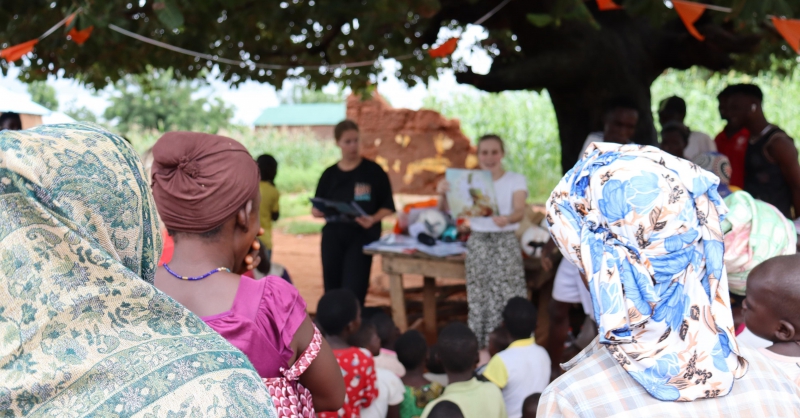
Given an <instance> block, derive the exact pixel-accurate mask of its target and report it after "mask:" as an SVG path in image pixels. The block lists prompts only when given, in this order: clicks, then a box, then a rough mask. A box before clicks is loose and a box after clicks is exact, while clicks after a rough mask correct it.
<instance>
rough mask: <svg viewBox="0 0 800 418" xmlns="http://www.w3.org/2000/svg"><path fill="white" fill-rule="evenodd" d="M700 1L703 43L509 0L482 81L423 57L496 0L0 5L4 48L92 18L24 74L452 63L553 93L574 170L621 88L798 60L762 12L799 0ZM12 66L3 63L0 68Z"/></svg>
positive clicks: (38, 54) (665, 11) (589, 12)
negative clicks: (675, 72)
mask: <svg viewBox="0 0 800 418" xmlns="http://www.w3.org/2000/svg"><path fill="white" fill-rule="evenodd" d="M703 2H704V3H709V4H715V5H719V6H726V7H732V9H733V11H732V12H731V13H721V12H715V11H706V12H705V13H704V14H703V15H702V16H701V18H700V19H699V20H698V22H697V23H696V27H697V29H698V30H699V32H700V33H701V34H703V35H704V36H705V40H704V41H699V40H697V39H695V38H694V37H692V35H690V34H689V32H688V31H687V30H686V28H685V27H684V25H683V23H682V22H681V21H680V20H679V19H678V16H677V14H676V13H675V11H674V10H671V9H670V8H668V7H667V6H666V5H665V2H663V1H661V0H617V3H618V4H620V5H622V6H623V7H624V9H623V10H614V11H599V10H598V8H597V5H596V3H595V2H594V1H584V0H511V1H510V2H508V4H507V5H506V6H505V7H503V8H501V9H500V10H499V11H497V13H496V14H494V15H493V16H491V17H490V18H489V19H488V20H486V21H485V22H484V23H483V24H482V25H483V26H484V27H485V28H486V29H487V31H488V33H489V37H488V39H486V40H484V41H483V42H482V43H481V44H480V45H479V46H478V47H479V48H483V49H485V50H486V51H487V52H488V53H489V54H490V55H491V56H492V57H493V58H494V62H493V64H492V66H491V69H490V71H489V72H488V74H482V75H479V74H474V73H472V72H471V71H470V69H469V68H468V67H467V66H465V64H464V63H463V62H460V61H458V60H455V61H454V60H451V59H450V58H436V59H434V58H431V57H430V56H429V55H428V54H427V52H426V51H427V50H428V49H430V48H431V47H432V46H433V45H434V44H436V43H438V42H441V41H442V39H438V34H439V31H440V29H441V28H442V27H447V28H449V29H452V30H455V31H456V32H458V31H459V30H462V29H463V28H465V26H466V25H467V24H470V23H473V22H475V21H476V20H478V19H479V18H481V17H482V16H485V15H486V14H487V13H489V12H490V11H491V10H492V9H494V8H495V7H496V6H498V5H499V4H500V3H501V0H266V1H253V0H226V1H221V0H107V1H103V2H98V1H92V0H48V1H44V0H31V1H26V2H3V3H2V5H0V40H2V43H3V46H4V47H5V46H10V45H14V44H17V43H21V42H24V41H27V40H30V39H33V38H36V37H38V36H39V35H41V34H42V32H43V31H44V30H46V29H47V28H49V27H50V26H52V25H53V24H54V23H55V22H58V21H59V20H60V19H62V18H63V17H64V16H65V15H66V14H67V13H70V12H72V11H74V10H75V9H76V8H77V7H81V8H82V13H81V14H80V15H79V18H78V19H76V22H74V23H73V25H77V27H78V28H84V27H87V26H89V25H94V26H95V30H94V32H93V33H92V35H91V38H89V40H88V41H87V42H86V43H84V44H83V45H82V46H79V45H77V44H76V43H74V42H71V41H67V40H66V38H65V36H63V33H62V35H61V36H59V32H57V33H56V34H53V35H51V36H50V37H48V38H46V39H44V40H43V41H41V42H40V43H39V44H38V45H37V46H36V49H35V51H34V53H33V54H32V55H31V57H30V65H28V66H26V67H25V68H24V70H23V79H26V80H38V79H43V78H44V77H46V76H47V75H48V74H56V73H57V74H60V75H62V76H64V77H70V78H77V79H79V80H81V81H82V82H84V83H86V84H88V85H90V86H94V87H96V88H100V87H103V86H105V85H106V84H108V83H114V82H116V81H117V80H119V79H120V78H122V77H125V76H126V75H128V74H142V73H145V72H147V71H148V65H151V66H152V67H154V68H157V69H166V68H170V67H171V68H174V75H175V77H177V78H196V77H198V76H200V75H201V74H203V72H204V71H207V70H208V69H209V68H211V67H213V66H215V65H218V66H219V71H220V72H219V75H220V77H221V78H222V79H223V80H225V81H227V82H229V83H231V84H234V85H235V84H238V83H241V82H243V81H245V80H255V81H258V82H265V83H270V84H273V85H275V86H281V85H282V82H283V80H284V79H286V78H288V77H300V78H305V79H306V80H307V81H308V82H309V84H310V86H322V85H324V84H326V83H328V82H329V81H331V80H333V81H337V82H340V83H342V84H345V85H349V86H351V87H353V88H354V89H355V90H357V91H358V90H364V89H368V88H369V87H370V86H373V85H374V84H375V82H376V81H378V80H377V77H378V74H379V73H380V71H381V67H380V65H365V66H359V67H355V68H340V67H337V65H339V64H342V63H355V62H361V61H371V60H375V59H381V58H393V57H401V58H403V59H401V60H400V62H401V64H402V65H401V66H400V69H399V70H398V72H397V76H398V77H399V78H400V79H401V80H404V81H406V82H407V83H408V84H410V85H414V84H416V83H418V82H425V81H427V79H428V78H429V77H431V76H435V75H436V73H437V69H439V68H453V69H454V70H455V71H456V73H457V79H458V80H459V81H460V82H462V83H467V84H471V85H473V86H475V87H477V88H479V89H482V90H485V91H491V92H496V91H504V90H539V89H547V90H548V91H549V93H550V95H551V97H552V100H553V105H554V107H555V109H556V114H557V119H558V122H559V128H560V136H561V141H562V145H563V147H564V153H563V155H564V159H563V160H562V165H563V166H564V167H568V166H570V165H571V162H573V161H574V159H575V158H576V157H577V153H578V149H579V148H580V144H581V143H582V142H583V139H584V138H585V137H586V134H587V133H588V132H590V131H591V130H593V129H597V128H598V125H599V123H600V114H601V112H602V103H604V102H605V101H607V100H608V99H610V98H613V97H615V96H620V95H625V96H628V97H629V98H631V99H633V100H636V101H637V102H638V103H639V104H640V105H641V106H642V109H643V110H644V109H649V99H650V95H649V86H650V84H651V83H652V82H653V80H655V78H656V77H658V75H659V74H661V73H662V72H663V71H664V70H666V69H668V68H679V69H685V68H689V67H691V66H694V65H699V66H703V67H706V68H709V69H711V70H715V71H718V70H724V69H728V68H734V69H739V70H743V71H747V72H750V73H754V72H757V71H760V70H765V69H767V70H774V71H778V72H785V71H786V70H788V68H789V67H791V66H793V65H795V64H796V59H795V58H796V55H795V53H794V52H793V51H791V49H789V48H787V46H786V44H785V42H783V40H782V39H781V38H780V36H779V35H778V33H777V32H776V31H775V30H774V28H773V27H772V25H771V23H769V20H768V19H767V16H769V15H778V16H787V17H796V18H800V2H798V1H796V0H758V1H754V0H750V1H747V0H703ZM11 3H13V5H12V4H11ZM109 24H113V25H116V26H119V27H121V28H123V29H125V30H128V31H131V32H134V33H136V34H139V35H142V36H146V37H149V38H153V39H155V40H158V41H161V42H165V43H168V44H170V45H174V46H176V47H180V48H185V49H188V50H192V51H198V52H201V53H204V54H210V55H212V56H215V57H218V58H222V59H230V60H240V61H244V63H243V64H240V65H232V64H224V63H222V64H215V63H214V62H212V61H210V60H205V59H200V58H195V57H192V56H187V55H182V54H179V53H176V52H173V51H170V50H166V49H162V48H159V47H155V46H152V45H148V44H145V43H142V42H139V41H136V40H134V39H131V38H128V37H125V36H123V35H121V34H119V33H117V32H114V31H112V30H110V29H109V26H108V25H109ZM273 65H274V66H276V67H275V68H262V67H265V66H266V67H269V66H273ZM320 65H322V66H323V67H321V68H318V67H314V66H320ZM300 66H309V67H307V68H305V69H299V68H298V67H300ZM7 68H8V64H7V63H5V62H0V69H2V70H3V71H6V70H7ZM643 113H644V112H643ZM647 113H648V114H647V115H643V117H642V118H641V119H642V120H641V121H640V126H639V132H638V134H637V135H638V137H639V140H640V141H641V142H643V143H648V142H653V141H654V139H655V132H654V129H653V124H652V117H651V116H650V115H649V112H647Z"/></svg>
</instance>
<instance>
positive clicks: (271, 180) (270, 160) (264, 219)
mask: <svg viewBox="0 0 800 418" xmlns="http://www.w3.org/2000/svg"><path fill="white" fill-rule="evenodd" d="M256 163H257V164H258V171H259V172H260V174H261V181H260V182H259V184H258V190H259V191H260V192H261V209H260V211H259V218H260V220H261V227H262V228H264V235H262V236H261V237H259V239H260V240H261V248H263V249H264V253H263V255H262V256H261V258H262V261H269V260H272V222H274V221H277V220H278V218H279V217H280V203H279V202H280V198H281V194H280V192H279V191H278V189H277V188H276V187H275V177H276V176H277V175H278V161H277V160H275V157H273V156H271V155H269V154H264V155H261V156H259V157H258V159H257V160H256ZM264 256H266V257H264ZM264 258H266V260H264ZM261 271H262V272H263V273H265V274H266V273H267V271H269V270H268V269H267V270H261Z"/></svg>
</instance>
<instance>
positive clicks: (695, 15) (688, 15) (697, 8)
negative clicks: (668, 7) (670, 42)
mask: <svg viewBox="0 0 800 418" xmlns="http://www.w3.org/2000/svg"><path fill="white" fill-rule="evenodd" d="M672 6H673V7H674V8H675V11H676V12H677V13H678V16H680V17H681V20H682V21H683V24H684V25H686V30H688V31H689V33H691V34H692V36H694V37H695V38H697V39H699V40H701V41H702V40H704V39H706V37H705V36H703V35H701V34H700V32H698V31H697V28H695V27H694V22H697V19H700V16H702V15H703V12H705V11H706V6H705V5H703V4H699V3H693V2H690V1H683V0H672Z"/></svg>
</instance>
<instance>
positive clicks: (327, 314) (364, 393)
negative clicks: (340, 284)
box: [316, 289, 378, 418]
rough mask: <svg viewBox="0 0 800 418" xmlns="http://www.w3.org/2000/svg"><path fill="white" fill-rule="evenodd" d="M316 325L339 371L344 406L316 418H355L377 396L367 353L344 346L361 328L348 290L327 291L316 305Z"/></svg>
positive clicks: (355, 301) (353, 297) (358, 310)
mask: <svg viewBox="0 0 800 418" xmlns="http://www.w3.org/2000/svg"><path fill="white" fill-rule="evenodd" d="M316 320H317V323H318V324H319V325H320V326H321V327H322V332H323V333H324V334H325V338H327V340H328V343H329V344H330V345H331V348H333V354H334V355H335V356H336V360H337V361H338V362H339V367H341V369H342V376H343V377H344V384H345V393H346V395H345V398H344V406H342V409H340V410H339V411H338V412H322V413H319V414H317V415H318V417H319V418H359V417H360V416H361V409H362V408H366V407H368V406H370V404H372V401H373V400H375V398H377V397H378V388H377V385H376V384H375V380H376V374H375V362H374V360H373V359H372V354H370V352H369V351H367V350H365V349H363V348H358V347H353V346H351V345H350V344H348V343H347V339H348V337H350V335H352V334H353V333H355V332H356V331H358V329H359V328H361V306H360V303H359V301H358V299H357V298H356V295H355V294H353V292H351V291H350V290H347V289H336V290H330V291H328V292H327V293H325V295H324V296H322V299H320V301H319V305H317V319H316Z"/></svg>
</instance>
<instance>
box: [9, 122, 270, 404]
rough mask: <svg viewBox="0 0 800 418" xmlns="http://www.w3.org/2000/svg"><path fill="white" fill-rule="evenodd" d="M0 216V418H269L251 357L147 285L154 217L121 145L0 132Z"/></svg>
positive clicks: (81, 132) (110, 140) (89, 128)
mask: <svg viewBox="0 0 800 418" xmlns="http://www.w3.org/2000/svg"><path fill="white" fill-rule="evenodd" d="M0 217H2V219H1V220H0V301H3V302H2V303H0V417H21V416H41V417H88V416H91V417H133V416H136V417H147V418H150V417H153V418H155V417H162V416H172V417H188V416H192V417H201V418H206V417H207V418H212V417H220V416H231V417H255V416H258V417H270V418H272V417H275V409H274V406H273V405H272V402H271V399H270V397H269V394H268V392H267V391H266V388H265V387H264V385H263V384H262V383H261V379H260V378H259V377H258V374H257V373H256V372H255V370H253V368H252V366H251V365H250V363H249V361H248V360H247V357H245V355H244V354H242V353H241V352H240V351H239V350H237V349H236V348H234V347H233V346H231V345H230V344H229V343H228V342H227V341H225V340H224V339H223V338H222V337H220V336H219V335H218V334H217V333H215V332H213V331H212V330H211V329H209V328H208V327H207V326H205V325H204V324H203V323H202V321H200V320H199V319H198V318H197V317H195V316H194V315H192V314H191V313H190V312H189V311H187V310H186V309H184V308H183V307H181V306H180V305H178V304H177V303H175V302H174V301H172V300H171V299H169V298H168V297H166V296H165V295H163V294H162V293H160V292H159V291H157V290H156V289H155V288H154V287H153V286H152V285H151V284H150V283H152V281H153V276H154V274H155V269H156V262H157V259H158V255H159V252H160V249H161V237H160V234H158V233H155V234H154V233H153V231H158V226H157V218H156V211H155V207H154V206H153V198H152V196H151V194H150V190H149V187H148V181H147V179H146V178H145V175H144V170H143V169H142V166H141V163H140V161H139V158H138V156H137V155H136V153H135V152H134V150H133V149H132V148H131V147H130V146H129V145H128V144H127V143H126V142H125V140H123V139H122V138H121V137H118V136H115V135H112V134H110V133H108V132H106V131H104V130H102V129H101V128H99V127H96V126H93V125H86V124H73V125H48V126H40V127H38V128H35V129H32V130H27V131H2V132H0ZM217 358H224V359H226V360H225V361H216V359H217Z"/></svg>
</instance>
